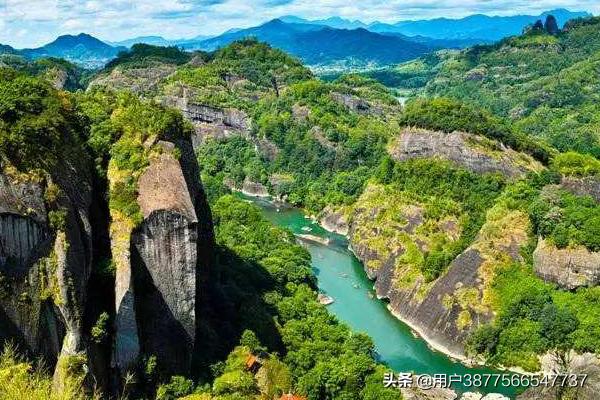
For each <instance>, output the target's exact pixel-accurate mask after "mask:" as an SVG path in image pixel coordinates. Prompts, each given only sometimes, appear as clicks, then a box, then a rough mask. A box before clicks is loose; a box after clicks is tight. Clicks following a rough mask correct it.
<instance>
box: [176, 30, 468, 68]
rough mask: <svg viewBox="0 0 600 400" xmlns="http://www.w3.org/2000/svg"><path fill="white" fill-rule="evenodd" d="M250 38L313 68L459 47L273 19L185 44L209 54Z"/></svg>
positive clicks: (398, 58) (381, 62) (368, 62)
mask: <svg viewBox="0 0 600 400" xmlns="http://www.w3.org/2000/svg"><path fill="white" fill-rule="evenodd" d="M248 37H253V38H256V39H258V40H261V41H264V42H267V43H269V44H270V45H271V46H273V47H277V48H279V49H282V50H284V51H286V52H288V53H290V54H293V55H295V56H297V57H298V58H300V59H302V61H304V63H306V64H308V65H313V66H317V65H319V66H322V65H331V64H339V63H345V64H348V65H351V66H365V65H386V64H394V63H399V62H402V61H406V60H410V59H413V58H415V57H418V56H420V55H423V54H425V53H427V52H430V51H432V50H434V49H437V48H442V47H460V44H457V43H450V42H445V43H441V42H439V41H436V40H430V39H429V40H428V39H426V38H418V39H413V38H407V37H405V36H403V35H399V34H379V33H375V32H371V31H368V30H367V29H365V28H356V29H338V28H332V27H329V26H324V25H320V24H316V23H314V24H313V23H308V24H304V23H294V22H284V21H282V20H280V19H274V20H272V21H269V22H267V23H265V24H263V25H260V26H257V27H254V28H248V29H242V30H238V31H234V32H228V33H225V34H223V35H220V36H217V37H214V38H210V39H206V40H201V41H197V42H188V43H186V44H184V45H183V47H184V48H185V49H188V50H206V51H212V50H215V49H218V48H219V47H223V46H226V45H228V44H229V43H231V42H233V41H235V40H239V39H243V38H248Z"/></svg>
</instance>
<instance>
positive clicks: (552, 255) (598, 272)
mask: <svg viewBox="0 0 600 400" xmlns="http://www.w3.org/2000/svg"><path fill="white" fill-rule="evenodd" d="M533 267H534V270H535V273H536V275H538V276H539V277H540V278H542V279H543V280H545V281H550V282H554V283H556V284H558V285H559V286H560V287H562V288H564V289H568V290H573V289H577V288H579V287H583V286H595V285H597V284H598V283H600V252H598V253H596V252H591V251H589V250H588V249H586V248H585V247H583V246H578V247H576V248H568V249H558V248H557V247H556V246H554V245H551V244H549V243H548V242H546V241H545V240H544V239H541V238H540V240H539V241H538V245H537V247H536V249H535V251H534V253H533Z"/></svg>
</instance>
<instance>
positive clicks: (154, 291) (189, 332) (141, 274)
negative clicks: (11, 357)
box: [113, 139, 213, 374]
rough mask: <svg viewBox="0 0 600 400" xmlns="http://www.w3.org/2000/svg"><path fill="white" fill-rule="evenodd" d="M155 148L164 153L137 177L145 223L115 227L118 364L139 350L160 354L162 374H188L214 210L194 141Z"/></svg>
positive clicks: (125, 366) (131, 361)
mask: <svg viewBox="0 0 600 400" xmlns="http://www.w3.org/2000/svg"><path fill="white" fill-rule="evenodd" d="M156 146H158V147H159V148H160V149H161V151H160V152H159V153H158V154H156V155H154V156H152V157H151V158H150V162H149V165H148V167H147V168H146V169H145V170H144V171H143V173H142V174H141V176H140V177H139V180H138V197H137V203H138V204H139V206H140V209H141V213H142V215H143V219H142V222H141V223H140V224H139V225H138V226H131V225H127V224H119V223H116V224H115V226H114V227H113V249H114V250H116V251H113V254H119V255H120V259H119V262H118V263H117V275H116V321H115V324H116V328H115V329H116V332H115V333H116V337H115V347H114V364H115V367H116V368H117V369H118V370H119V371H120V372H121V374H123V373H124V372H125V371H127V370H129V369H131V368H132V367H133V366H134V365H135V363H136V362H137V360H138V358H139V357H140V356H142V355H146V356H150V355H154V356H156V357H157V360H158V363H159V365H160V368H161V370H162V371H164V372H165V373H168V374H186V373H189V372H190V367H191V363H192V358H193V355H194V352H195V351H196V345H197V343H196V341H195V337H196V331H197V329H198V326H197V315H196V313H197V310H198V308H199V305H200V299H201V298H202V296H203V293H204V290H203V285H204V284H205V282H206V279H207V278H208V275H209V269H210V266H211V264H212V263H211V260H210V257H211V255H212V252H213V249H212V246H213V243H212V241H213V236H212V223H211V218H210V211H209V209H208V205H207V204H206V200H205V197H204V193H203V190H202V186H201V184H200V181H199V178H198V176H199V172H198V167H197V165H196V161H195V158H194V154H193V149H192V145H191V142H190V141H189V139H188V140H183V139H182V140H175V141H159V142H158V143H157V144H156ZM175 150H177V152H176V151H175ZM115 215H118V212H116V211H115ZM117 220H118V217H117ZM119 225H121V227H119Z"/></svg>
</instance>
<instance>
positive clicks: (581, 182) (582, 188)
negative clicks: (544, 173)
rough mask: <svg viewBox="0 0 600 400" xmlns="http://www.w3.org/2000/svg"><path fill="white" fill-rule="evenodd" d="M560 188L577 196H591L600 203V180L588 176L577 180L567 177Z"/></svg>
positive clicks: (563, 179)
mask: <svg viewBox="0 0 600 400" xmlns="http://www.w3.org/2000/svg"><path fill="white" fill-rule="evenodd" d="M560 186H561V187H562V188H563V189H565V190H568V191H569V192H571V193H573V194H575V195H577V196H591V197H593V198H594V199H595V200H596V201H598V202H600V178H599V177H596V176H588V177H584V178H577V177H572V176H565V177H563V178H562V180H561V182H560Z"/></svg>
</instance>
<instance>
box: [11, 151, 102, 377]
mask: <svg viewBox="0 0 600 400" xmlns="http://www.w3.org/2000/svg"><path fill="white" fill-rule="evenodd" d="M88 172H89V170H88V169H87V167H86V165H85V163H84V162H81V165H72V164H71V163H69V162H68V161H66V160H63V162H62V164H61V165H59V166H57V167H56V168H55V170H54V171H52V173H51V174H48V176H46V177H45V180H46V182H44V181H42V180H35V179H33V178H27V177H25V176H16V175H14V174H13V173H7V172H6V170H5V171H3V172H1V173H0V281H1V285H0V286H1V288H0V294H1V296H0V338H2V337H3V338H10V339H12V340H15V341H16V342H17V343H19V344H21V345H24V346H25V348H26V349H28V350H29V351H30V352H31V353H33V354H36V355H42V356H44V357H45V359H46V360H47V362H48V363H49V365H53V364H54V363H55V362H56V361H57V360H58V359H59V358H60V357H66V356H70V355H75V354H85V351H86V341H85V338H84V336H83V332H82V324H83V314H84V308H85V302H86V290H87V283H88V279H89V276H90V273H91V258H92V244H91V243H92V238H91V235H92V234H91V225H90V221H89V207H90V204H91V196H92V189H91V178H90V175H89V174H88ZM50 184H52V185H55V186H56V187H58V188H60V191H59V192H58V193H57V195H56V198H55V199H54V200H53V201H52V202H53V203H54V204H53V205H52V207H51V208H49V207H48V206H47V205H46V202H45V199H44V191H45V187H46V185H50ZM51 210H61V211H62V212H63V213H64V224H63V226H62V227H61V228H60V230H56V229H53V228H51V227H50V225H49V222H48V220H49V218H48V215H49V212H50V211H51Z"/></svg>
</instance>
